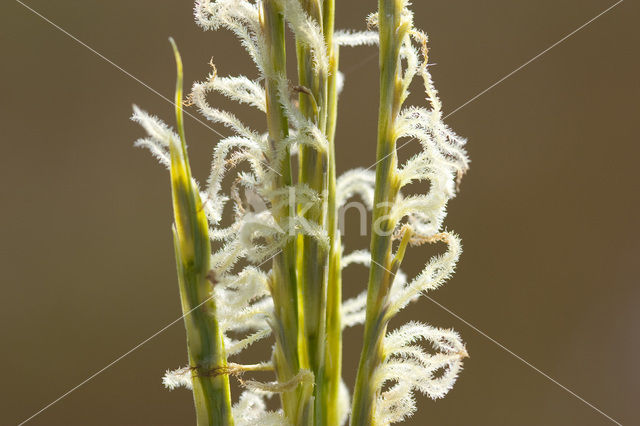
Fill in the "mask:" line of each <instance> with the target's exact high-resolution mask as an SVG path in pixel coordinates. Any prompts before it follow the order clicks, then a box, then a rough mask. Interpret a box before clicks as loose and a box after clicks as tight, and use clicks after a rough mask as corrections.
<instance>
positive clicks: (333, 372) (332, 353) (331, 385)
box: [319, 1, 342, 425]
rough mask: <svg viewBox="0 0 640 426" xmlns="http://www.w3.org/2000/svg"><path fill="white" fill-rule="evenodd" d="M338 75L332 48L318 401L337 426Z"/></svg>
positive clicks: (339, 282)
mask: <svg viewBox="0 0 640 426" xmlns="http://www.w3.org/2000/svg"><path fill="white" fill-rule="evenodd" d="M324 5H325V7H327V8H328V7H331V11H330V12H327V11H326V10H325V25H328V21H329V19H328V18H327V16H328V15H329V16H333V2H332V1H326V2H325V4H324ZM337 74H338V49H337V47H336V48H335V49H334V50H333V51H332V54H331V57H330V64H329V85H328V114H327V115H328V117H327V139H328V141H329V168H328V195H327V230H328V232H329V240H330V244H331V247H330V254H329V277H328V285H327V344H326V348H325V355H324V357H325V358H324V359H325V371H326V374H325V381H324V383H323V386H324V387H325V389H326V391H325V392H324V393H323V395H322V397H323V400H321V401H320V404H321V405H320V410H322V412H323V413H324V419H321V420H324V421H325V423H319V424H327V425H337V424H339V421H340V413H339V412H338V396H339V395H338V394H339V391H340V380H341V377H342V321H341V317H342V311H341V308H342V273H341V268H340V257H341V255H342V247H341V242H340V231H339V229H338V223H337V214H338V212H337V206H336V159H335V127H336V116H337V109H338V95H337V92H336V80H337Z"/></svg>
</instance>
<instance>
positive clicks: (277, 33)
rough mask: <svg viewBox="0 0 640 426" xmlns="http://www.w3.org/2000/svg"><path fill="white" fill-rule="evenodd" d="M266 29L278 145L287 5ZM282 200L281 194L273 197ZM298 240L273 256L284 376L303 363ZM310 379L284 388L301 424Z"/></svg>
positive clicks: (286, 170) (282, 218) (285, 401)
mask: <svg viewBox="0 0 640 426" xmlns="http://www.w3.org/2000/svg"><path fill="white" fill-rule="evenodd" d="M262 11H263V13H262V29H263V33H264V37H265V41H266V46H267V47H268V49H269V51H268V54H267V56H266V58H265V61H266V62H267V65H266V66H267V67H269V69H268V72H267V78H266V80H265V93H266V101H267V127H268V130H269V140H270V143H271V144H272V146H273V147H274V148H277V147H278V145H281V144H282V143H284V139H285V138H286V137H287V136H288V133H289V124H288V121H287V118H286V115H285V113H284V111H283V108H282V105H281V103H280V102H279V100H278V81H277V78H278V76H281V75H286V50H285V25H284V18H283V16H282V13H281V10H280V9H279V7H278V6H277V2H276V1H274V0H265V1H264V2H263V9H262ZM277 168H278V170H279V171H280V175H279V176H277V177H276V179H275V182H274V186H275V187H276V188H284V187H287V186H290V185H291V160H290V154H289V150H288V148H287V149H286V152H285V155H284V158H283V160H282V164H278V165H277ZM271 201H272V203H273V204H278V201H280V200H271ZM280 205H281V206H282V207H281V208H280V210H279V211H274V217H275V219H276V220H277V221H278V224H279V225H280V226H281V227H282V228H283V229H284V230H285V231H288V223H287V221H288V218H289V215H290V214H291V213H294V212H289V207H288V206H289V203H280ZM295 267H296V242H295V240H293V239H291V241H288V242H287V243H286V244H285V246H284V248H283V250H282V251H281V252H280V253H278V254H277V255H276V256H275V257H274V259H273V279H272V288H271V294H272V297H273V302H274V308H275V319H276V324H274V328H275V330H274V334H275V336H276V347H275V351H274V363H275V367H276V375H277V377H278V381H280V382H287V381H289V380H290V379H291V378H292V377H294V376H295V375H296V374H298V371H299V370H300V368H301V367H305V366H304V365H301V364H300V359H299V331H298V329H299V326H298V321H299V320H298V316H299V312H298V309H299V308H298V298H299V296H298V287H297V278H296V270H295ZM305 386H306V385H300V386H298V388H297V389H294V390H291V391H286V392H284V393H282V396H281V399H282V406H283V409H284V412H285V415H286V416H287V418H288V419H289V420H290V421H291V422H292V423H294V424H298V423H299V422H300V421H301V418H302V415H303V413H302V408H301V407H303V406H304V405H305V403H304V402H301V401H300V399H301V398H302V397H303V395H306V394H308V393H309V390H307V389H302V388H303V387H305Z"/></svg>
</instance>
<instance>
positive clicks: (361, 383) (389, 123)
mask: <svg viewBox="0 0 640 426" xmlns="http://www.w3.org/2000/svg"><path fill="white" fill-rule="evenodd" d="M402 3H403V2H402V0H379V1H378V25H379V33H380V105H379V111H378V143H377V150H376V156H377V159H378V163H377V166H376V185H375V192H374V209H373V218H372V223H373V232H372V235H371V260H372V262H371V268H370V270H369V284H368V289H367V313H366V320H365V326H364V344H363V348H362V353H361V356H360V363H359V366H358V374H357V378H356V386H355V392H354V396H353V405H352V414H351V425H354V426H355V425H358V426H364V425H374V424H375V419H374V418H373V408H374V405H373V403H374V401H375V398H376V397H377V395H376V389H375V388H374V385H373V383H372V380H371V378H372V376H373V373H374V371H375V369H376V368H377V367H378V366H379V365H380V364H381V363H382V361H384V348H383V345H382V339H383V338H384V335H385V333H386V329H387V322H386V320H385V316H384V312H385V309H386V307H387V303H388V296H389V290H390V289H391V284H392V283H393V276H392V274H391V273H390V271H391V270H392V268H393V266H394V265H393V259H392V235H391V234H392V232H393V229H394V228H395V223H392V222H391V221H390V220H389V219H388V218H389V212H390V210H391V206H392V205H393V203H394V202H395V200H396V197H397V194H398V181H397V177H396V172H395V171H396V165H397V156H396V146H395V145H396V138H395V134H394V127H395V121H396V119H397V116H398V112H399V110H400V106H401V101H402V99H403V94H404V90H405V88H404V87H403V85H402V79H401V67H400V47H401V45H402V41H403V40H404V37H405V35H406V33H407V31H408V28H407V27H406V24H402V20H401V11H402Z"/></svg>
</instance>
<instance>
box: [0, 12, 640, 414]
mask: <svg viewBox="0 0 640 426" xmlns="http://www.w3.org/2000/svg"><path fill="white" fill-rule="evenodd" d="M25 3H27V4H28V5H29V6H30V7H33V8H34V9H36V10H37V11H38V12H39V13H41V14H42V15H44V16H45V17H46V18H47V19H50V20H51V22H53V23H55V24H56V25H59V26H60V27H61V28H63V29H64V30H66V31H68V32H69V33H71V34H73V35H74V36H75V37H77V38H78V39H79V40H81V41H82V42H84V43H86V44H87V45H89V46H91V47H92V48H93V49H95V51H96V52H99V53H100V54H101V55H104V56H105V57H106V58H109V59H110V60H112V61H113V62H114V63H115V64H117V65H118V66H120V67H122V69H123V70H126V72H128V73H130V74H131V75H133V76H136V77H137V78H139V79H140V80H141V81H143V82H144V83H145V84H148V85H149V86H150V87H152V88H154V89H155V90H157V91H158V92H159V93H161V94H162V95H164V96H166V97H168V98H171V97H172V96H173V88H174V84H175V82H174V78H175V69H174V63H173V57H172V53H171V50H170V48H169V43H168V42H167V38H168V37H169V36H173V37H174V38H175V39H176V41H177V43H178V45H179V47H180V50H181V52H182V56H183V59H184V64H185V78H186V83H185V84H186V85H187V86H190V85H191V83H192V82H193V81H196V80H202V79H204V78H205V77H206V74H207V73H208V72H209V67H208V65H207V63H208V61H209V59H210V58H211V57H213V59H214V61H215V63H216V64H217V66H218V71H219V73H220V74H222V75H226V74H238V73H243V74H248V75H249V76H255V75H256V72H255V71H254V68H253V66H252V64H251V63H250V61H249V59H248V58H247V55H246V54H245V53H244V51H243V50H242V49H241V48H240V46H239V43H238V42H237V41H236V40H235V39H234V38H233V37H232V36H231V35H230V34H229V33H228V32H225V31H219V32H215V33H214V32H203V31H202V30H201V29H200V28H198V27H197V26H196V25H195V23H194V22H193V17H192V4H191V2H188V1H187V2H175V1H166V0H161V1H147V0H144V1H143V0H138V1H109V2H105V1H96V0H85V1H66V2H60V1H57V2H50V1H44V0H28V1H25ZM337 3H338V5H337V27H338V28H357V29H363V28H364V27H365V21H364V20H365V17H366V15H367V14H368V13H370V12H372V11H373V10H374V9H375V8H376V2H375V1H367V2H364V1H358V2H356V1H338V2H337ZM414 3H415V4H414V6H413V9H414V11H415V22H416V25H417V26H418V27H420V28H423V29H424V30H426V31H427V32H428V33H429V36H430V46H431V51H430V61H431V62H432V64H433V66H432V68H431V71H432V74H433V77H434V80H435V82H436V86H437V87H438V89H439V91H440V95H441V98H442V100H443V103H444V110H445V112H447V113H448V112H452V111H455V114H453V115H451V116H450V117H448V118H447V120H446V121H447V122H448V124H450V125H451V126H452V127H453V128H454V129H455V130H456V131H457V132H458V133H460V134H462V135H464V136H466V137H468V138H469V140H470V142H469V145H468V148H469V152H470V156H471V159H472V166H471V170H470V172H469V174H468V175H467V176H466V177H465V179H464V181H463V184H462V188H461V190H462V191H461V193H460V195H459V197H458V198H456V199H454V200H453V201H452V202H451V203H450V206H449V211H450V213H449V217H448V219H447V221H446V226H447V228H448V229H451V230H454V231H455V232H457V233H458V234H460V235H461V237H462V241H463V244H464V249H465V251H464V254H463V256H462V259H461V262H460V264H459V268H458V271H457V273H456V274H455V276H454V278H453V279H452V280H451V281H450V282H449V283H447V284H446V285H445V286H444V287H442V288H441V289H439V290H437V291H435V292H433V293H431V294H430V295H431V297H433V298H434V300H435V301H437V302H438V303H439V304H441V305H442V306H444V307H446V309H447V310H449V311H450V312H448V311H447V310H445V309H443V308H442V307H439V306H438V305H436V304H435V303H433V302H431V301H428V300H426V299H421V300H420V301H419V302H418V303H416V304H414V305H413V306H412V307H411V308H410V309H408V310H407V311H406V312H403V314H402V315H401V316H400V318H399V319H398V320H396V321H394V323H393V324H392V325H393V326H397V325H399V324H401V323H402V322H404V321H407V320H409V319H415V320H419V321H425V322H429V323H431V324H434V325H437V326H441V327H453V328H455V329H456V330H458V331H459V332H460V334H461V335H462V337H463V339H464V340H465V341H466V342H467V346H468V350H469V353H470V354H471V358H470V359H468V360H467V361H466V363H465V370H464V372H463V373H462V375H461V376H460V378H459V380H458V383H457V384H456V386H455V388H454V389H453V390H452V391H451V393H450V394H449V395H448V396H447V397H446V398H445V399H444V400H440V401H431V400H428V399H427V398H426V397H422V396H419V397H418V406H419V411H418V412H417V414H416V415H415V416H414V417H413V419H412V420H411V421H410V422H407V424H412V425H426V424H429V425H607V424H611V423H612V422H611V421H610V420H608V419H607V418H606V417H605V416H604V415H603V414H601V413H599V412H598V411H597V410H596V409H595V408H594V407H597V409H598V410H601V411H602V412H603V413H606V414H607V415H609V416H611V417H612V418H613V419H616V420H617V421H619V422H620V423H623V424H629V425H631V424H640V414H639V412H638V406H637V403H638V395H639V394H640V369H639V368H638V364H637V361H638V359H640V340H639V339H638V332H639V330H640V314H639V311H638V296H639V295H640V288H639V287H638V272H637V270H638V269H637V268H638V258H639V257H640V239H639V237H640V223H639V221H638V217H639V212H640V191H639V186H640V185H639V178H638V169H639V165H638V159H639V158H640V144H639V143H638V142H639V141H638V131H637V122H638V113H639V112H640V108H639V103H638V99H639V98H640V84H639V82H638V75H639V71H640V69H639V66H638V65H639V62H640V58H639V57H638V46H639V43H638V42H639V37H638V27H637V20H638V16H639V15H638V7H637V5H636V4H634V2H631V1H627V2H624V3H621V4H619V5H618V6H617V7H615V8H613V9H612V10H611V11H609V12H608V13H606V14H604V15H603V16H601V17H599V18H598V19H596V20H595V21H594V22H592V23H591V24H589V25H587V26H586V27H585V28H583V29H582V30H580V31H579V32H577V33H576V34H574V35H573V36H571V37H569V38H568V39H567V40H565V41H564V42H562V43H561V44H559V45H557V46H556V47H555V48H553V49H552V50H550V51H548V52H547V53H545V54H544V55H542V56H541V57H539V58H538V59H536V60H534V61H533V62H531V63H530V64H528V65H527V66H525V67H524V68H522V69H521V70H519V71H518V72H516V73H515V74H513V75H512V76H510V77H509V78H507V79H506V80H504V81H502V82H501V83H499V84H497V85H496V86H495V87H493V88H492V89H490V90H488V91H487V92H486V93H484V94H483V95H482V96H480V97H478V98H477V99H475V100H473V101H472V102H471V103H469V104H468V105H466V106H464V107H463V108H461V109H459V110H457V109H456V108H457V107H459V106H461V105H464V104H465V103H466V102H467V101H469V100H471V99H473V98H474V96H475V95H476V94H478V93H480V92H482V91H483V90H485V89H487V88H489V87H490V86H491V85H492V84H494V83H496V82H497V81H499V80H500V79H501V78H502V77H504V76H506V75H508V74H509V73H511V72H512V71H514V70H516V69H518V67H519V66H521V65H522V64H524V63H525V62H527V61H528V60H530V59H531V58H533V57H534V56H536V55H537V54H538V53H540V52H542V51H543V50H544V49H546V48H548V47H550V46H551V45H553V44H554V43H556V42H557V41H558V40H560V39H561V38H563V37H564V36H566V35H568V34H569V33H571V32H572V31H573V30H575V29H576V28H578V27H580V26H581V25H583V24H584V23H585V22H587V21H588V20H590V19H592V18H594V17H595V16H596V15H598V14H599V13H600V12H602V11H603V10H605V9H606V8H607V7H609V6H610V5H612V4H613V1H604V0H582V1H563V2H558V1H551V0H540V1H535V2H531V1H507V0H500V1H498V0H492V1H485V2H479V1H473V0H459V1H432V0H430V1H415V2H414ZM0 22H1V24H0V46H1V48H0V52H1V55H2V59H1V63H2V67H1V68H0V82H1V83H0V84H1V87H2V97H1V101H0V122H1V127H2V155H0V174H1V177H0V190H1V193H2V209H1V210H0V218H1V222H0V232H1V234H2V237H1V238H2V256H1V258H0V262H1V263H0V270H1V271H2V275H1V276H2V278H1V287H0V288H1V296H0V324H1V326H0V345H1V347H2V350H1V351H0V366H1V368H2V370H3V371H2V378H3V379H2V386H1V390H0V394H1V397H0V423H1V424H17V423H19V422H21V421H23V420H25V419H26V418H28V417H29V416H31V415H32V414H34V413H35V412H36V411H38V410H40V409H41V408H42V407H43V406H45V405H46V404H48V403H49V402H51V401H53V400H54V399H56V398H58V397H59V396H60V395H62V394H63V393H65V392H67V391H68V390H69V389H70V388H72V387H74V386H76V385H77V384H78V383H80V382H82V381H83V380H85V379H86V378H87V377H88V376H89V375H91V374H93V373H94V372H96V371H98V370H99V369H101V368H102V367H104V366H105V365H107V364H108V363H110V362H112V361H113V360H114V359H116V358H117V357H119V356H120V355H122V354H123V353H125V352H126V351H128V350H130V349H131V348H132V347H134V346H135V345H137V344H138V343H140V342H141V341H143V340H144V339H146V338H147V337H149V336H150V335H152V334H153V333H155V332H157V331H158V330H159V329H161V328H162V327H164V326H165V325H166V324H168V323H170V322H171V321H173V320H175V319H176V318H178V317H179V315H180V306H179V300H178V291H177V284H176V276H175V268H174V260H173V249H172V241H171V235H170V223H171V210H170V207H171V206H170V192H169V181H168V176H167V173H166V171H165V170H164V169H163V168H162V167H161V166H159V165H158V164H156V161H155V160H154V159H152V158H151V156H150V155H149V154H148V153H147V152H145V151H142V150H140V149H135V148H134V147H133V146H132V144H133V141H134V140H135V139H136V138H138V137H139V136H141V135H142V134H143V131H142V130H141V129H140V128H139V127H138V126H137V125H135V124H134V123H131V122H130V121H129V116H130V114H131V105H132V104H134V103H135V104H137V105H140V106H141V107H143V108H144V109H146V110H148V111H151V112H153V113H155V114H157V115H159V116H160V117H162V118H164V119H165V120H167V121H168V122H170V123H173V111H172V107H171V105H170V104H169V103H167V102H166V101H165V100H163V99H162V98H161V97H159V96H158V95H157V94H154V93H152V92H151V91H149V90H148V89H147V88H145V87H144V86H143V85H141V84H140V83H139V82H136V81H135V80H134V79H133V78H131V76H128V75H125V74H124V73H123V72H122V71H120V70H118V69H117V68H116V67H114V66H113V65H112V64H109V63H108V62H106V61H105V60H104V59H103V58H100V57H99V56H98V55H97V54H96V53H94V52H91V51H90V50H89V49H87V48H86V47H83V46H81V45H80V44H78V42H76V41H74V40H72V39H71V38H70V37H69V36H68V35H65V34H64V33H63V32H61V31H60V30H59V29H56V28H54V27H53V26H52V25H51V24H50V23H47V22H46V21H45V20H43V18H42V17H39V16H37V15H36V14H34V13H33V12H32V11H30V10H28V9H27V8H25V7H24V6H22V5H21V4H20V2H16V1H11V0H7V1H4V2H2V5H0ZM341 69H342V71H343V72H344V73H345V76H346V85H345V88H344V92H343V94H342V96H341V98H340V105H339V109H340V119H339V123H338V131H337V154H338V157H337V158H338V160H337V167H338V171H339V172H343V171H345V170H347V169H349V168H352V167H368V166H370V165H371V164H373V163H374V161H375V148H374V146H375V130H376V111H377V96H378V90H377V79H378V70H377V55H376V50H375V49H374V48H358V49H351V48H345V49H344V50H343V52H342V54H341ZM413 92H414V93H413V95H412V97H411V99H410V100H411V101H412V102H417V103H420V102H421V101H422V91H421V87H420V85H419V84H416V85H415V86H414V89H413ZM212 101H213V102H216V103H218V104H220V105H222V106H223V107H227V106H229V107H230V108H231V109H232V110H233V111H234V112H237V113H238V114H239V115H240V116H241V117H243V118H244V119H246V120H248V121H249V122H250V123H251V124H252V125H253V126H254V127H256V128H258V129H262V128H263V127H264V123H263V118H262V117H261V116H260V115H258V114H255V113H253V112H247V108H244V107H238V106H235V105H230V104H229V103H228V102H226V101H224V100H223V99H222V98H220V97H216V98H212ZM191 111H192V112H193V113H194V114H195V113H196V111H195V110H191ZM186 125H187V136H188V141H189V144H190V154H191V158H192V162H193V167H194V171H195V173H196V175H197V177H199V178H200V179H201V180H202V179H204V177H205V176H206V173H207V168H208V164H209V159H210V154H211V148H212V146H213V145H214V144H215V143H216V142H217V140H218V139H219V137H218V136H217V135H215V134H214V133H213V132H211V131H210V130H209V129H207V128H206V127H205V126H202V125H201V124H199V123H198V122H197V121H195V120H193V119H187V121H186ZM216 129H217V130H218V131H220V132H221V133H223V134H225V135H226V134H228V132H227V131H226V130H225V129H223V128H216ZM417 148H418V147H417V144H416V143H415V142H413V143H412V144H409V145H408V146H407V147H405V148H403V149H402V150H401V154H400V155H401V157H402V158H407V157H408V156H409V155H411V154H412V153H414V152H416V150H417ZM356 218H357V215H356V214H355V213H354V215H353V217H352V216H349V218H348V220H347V228H348V230H350V231H352V232H353V233H357V221H356ZM345 245H346V247H347V250H349V249H353V248H358V247H365V246H366V245H367V238H361V237H359V236H357V235H355V236H354V235H351V234H347V236H345ZM430 253H431V252H430V251H428V250H424V249H412V250H410V251H409V253H408V255H407V258H406V259H407V260H406V264H407V270H408V272H409V273H415V272H417V271H418V270H419V268H420V266H421V265H422V264H423V263H424V262H425V260H426V258H427V255H428V254H430ZM365 282H366V272H365V271H364V270H358V269H357V267H356V269H355V270H353V271H349V272H348V273H346V274H345V279H344V286H345V294H346V295H353V294H356V293H357V292H359V291H361V289H362V288H363V287H364V285H365ZM452 313H455V315H453V314H452ZM456 315H457V316H458V317H459V318H458V317H457V316H456ZM460 318H461V319H463V320H464V322H463V321H461V319H460ZM470 325H473V327H472V326H470ZM474 327H475V328H474ZM480 330H481V331H482V333H486V335H483V334H482V333H481V332H480ZM361 333H362V329H361V328H354V329H349V330H347V331H346V332H345V354H344V357H345V359H344V376H345V379H346V381H347V383H348V384H349V385H350V386H351V385H352V383H353V380H354V376H355V368H356V362H357V358H358V356H359V348H360V343H361V341H360V340H361ZM267 350H269V345H268V344H265V345H261V346H257V347H255V348H254V349H253V352H252V353H251V354H249V355H250V358H251V359H258V356H259V355H260V352H261V351H262V352H264V351H267ZM510 351H511V352H513V354H517V355H518V356H520V357H522V358H523V359H524V360H526V361H527V362H528V363H530V366H529V365H526V364H525V363H524V362H523V361H522V360H519V359H517V358H516V357H514V355H513V354H511V353H510ZM185 361H186V349H185V338H184V328H183V325H182V323H181V322H178V323H177V324H176V325H174V326H172V327H170V328H168V329H167V330H166V331H164V332H162V333H161V334H159V335H157V336H156V337H155V338H153V339H152V340H150V341H148V342H147V343H146V344H144V345H143V346H141V347H139V348H138V349H137V350H135V351H133V352H132V353H131V354H129V355H128V356H126V357H124V358H123V359H121V360H120V361H118V362H117V363H115V364H114V365H112V366H111V367H110V368H108V369H107V370H106V371H104V372H103V373H102V374H100V375H98V376H97V377H95V378H94V379H92V380H90V381H89V382H88V383H86V384H85V385H83V386H82V387H80V388H79V389H77V390H76V391H75V392H73V393H71V394H70V395H68V396H67V397H65V398H63V399H62V400H60V401H59V402H58V403H56V404H55V405H53V406H52V407H50V408H49V409H47V410H46V411H44V412H42V413H41V414H40V415H39V416H37V417H36V418H34V419H33V420H32V421H31V422H30V423H29V424H33V425H88V424H91V425H113V424H122V425H189V424H194V415H193V407H192V400H191V395H190V392H188V391H186V390H175V391H173V392H169V391H167V390H165V389H163V388H162V386H161V377H162V374H163V373H164V371H165V369H167V368H175V367H179V366H181V365H183V364H184V363H185ZM533 366H534V367H535V368H536V369H539V370H540V371H542V372H544V373H545V374H548V375H549V376H550V377H551V378H553V379H555V380H557V381H558V383H560V384H562V385H563V386H566V388H567V389H566V390H565V389H562V388H561V387H560V386H559V385H558V384H555V383H553V382H552V381H550V379H549V378H548V377H545V376H544V375H543V374H541V372H538V371H535V370H534V368H532V367H533ZM568 390H570V391H571V392H575V394H577V395H579V396H580V397H581V398H584V400H586V401H588V402H589V403H591V404H593V406H594V407H590V406H588V405H587V404H586V403H585V402H583V401H581V400H580V399H579V398H577V397H576V395H572V394H571V393H570V392H569V391H568ZM236 395H237V394H236Z"/></svg>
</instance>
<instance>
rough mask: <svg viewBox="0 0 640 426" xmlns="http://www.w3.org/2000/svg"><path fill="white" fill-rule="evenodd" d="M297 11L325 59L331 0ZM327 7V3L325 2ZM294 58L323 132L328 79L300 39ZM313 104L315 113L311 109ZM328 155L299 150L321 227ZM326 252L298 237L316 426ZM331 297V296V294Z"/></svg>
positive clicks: (322, 370) (312, 215)
mask: <svg viewBox="0 0 640 426" xmlns="http://www.w3.org/2000/svg"><path fill="white" fill-rule="evenodd" d="M300 3H301V5H302V7H303V9H304V10H305V11H306V12H307V14H308V15H309V16H310V17H311V18H313V19H314V20H315V21H316V22H317V23H318V25H319V27H320V28H322V30H323V33H324V36H325V42H326V43H327V47H328V49H329V50H328V53H329V55H330V51H331V45H332V39H333V36H332V34H333V1H329V2H328V4H325V5H324V6H323V3H322V2H320V1H319V0H300ZM325 3H327V2H325ZM325 12H326V14H327V19H328V21H329V25H324V24H325V22H324V15H325ZM296 53H297V59H298V81H299V85H300V86H303V87H305V88H306V89H308V91H309V92H311V93H310V94H309V93H305V92H301V93H300V96H299V103H300V110H301V112H302V113H303V114H304V115H305V116H306V117H307V118H308V119H310V120H311V121H313V122H314V123H315V124H316V125H317V126H318V128H319V129H320V131H322V132H323V133H325V134H327V120H328V118H329V116H328V110H329V108H330V107H329V103H328V76H327V75H326V74H323V73H322V72H316V70H315V69H314V67H313V61H312V52H311V50H310V48H309V47H308V46H306V45H305V44H304V43H302V42H301V41H300V40H297V41H296ZM313 102H315V103H316V105H317V109H316V111H317V112H316V111H314V108H313ZM329 155H330V154H329V153H326V152H325V153H323V152H319V151H317V150H316V149H314V148H312V147H309V146H301V147H300V158H299V167H300V170H299V181H300V183H302V184H305V185H307V186H308V187H310V188H311V189H313V190H314V191H316V192H317V193H318V194H320V195H321V196H322V204H321V205H314V206H311V208H309V209H308V210H306V211H305V212H304V214H303V217H304V218H305V219H306V220H307V221H309V222H311V223H314V224H316V225H319V226H322V227H324V228H325V229H327V228H326V226H327V223H326V221H327V208H328V198H329V194H328V189H329V182H328V179H329V174H328V167H329V162H330V159H329ZM329 257H330V250H327V249H326V248H324V247H323V246H322V245H321V244H319V243H318V241H317V240H315V239H314V238H313V237H311V236H308V235H302V237H301V238H300V239H299V251H298V271H299V275H298V277H299V285H300V290H301V294H302V297H301V300H302V306H303V315H302V320H303V336H304V340H305V345H306V356H307V360H308V363H309V366H310V368H311V371H312V372H313V374H314V376H315V387H314V401H315V402H314V405H315V408H314V407H311V406H309V407H308V409H307V411H308V412H309V413H310V414H312V417H311V418H312V419H313V422H314V424H316V425H325V424H328V423H327V419H326V414H327V413H326V410H325V407H323V405H324V404H326V403H327V402H328V401H327V395H326V392H327V389H326V383H327V379H326V377H325V376H326V374H327V370H326V365H325V350H326V343H327V296H328V295H327V288H328V280H329V271H328V269H329ZM332 296H334V297H335V294H333V295H332Z"/></svg>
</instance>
